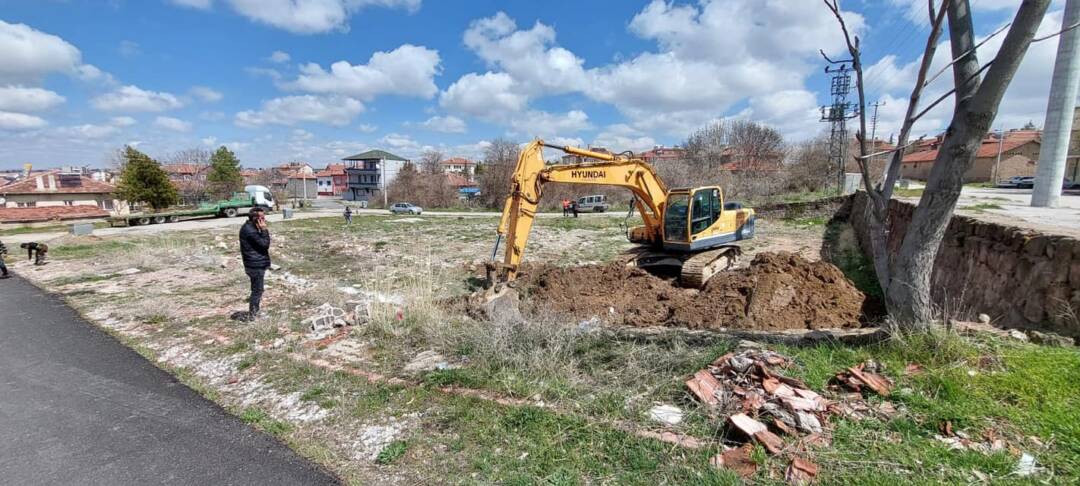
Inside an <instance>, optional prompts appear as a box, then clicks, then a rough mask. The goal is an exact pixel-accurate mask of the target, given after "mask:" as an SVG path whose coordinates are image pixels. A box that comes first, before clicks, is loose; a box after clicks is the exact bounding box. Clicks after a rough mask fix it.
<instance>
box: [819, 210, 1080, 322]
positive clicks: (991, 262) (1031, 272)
mask: <svg viewBox="0 0 1080 486" xmlns="http://www.w3.org/2000/svg"><path fill="white" fill-rule="evenodd" d="M867 202H868V198H867V196H866V193H863V192H859V193H857V194H855V195H853V196H850V201H849V202H848V203H847V204H845V207H844V208H842V209H841V210H840V211H839V212H838V214H837V216H838V217H839V218H845V217H846V218H847V219H848V221H850V222H851V224H852V226H853V227H854V228H855V233H856V235H857V237H858V239H859V245H860V246H861V247H862V250H863V253H864V254H866V255H870V240H869V223H868V219H867V213H866V210H867ZM914 210H915V206H914V205H912V204H909V203H905V202H901V201H897V200H893V201H891V203H890V206H889V213H890V222H889V223H890V224H889V226H890V228H889V248H890V253H895V252H896V250H897V249H898V248H899V246H900V242H901V240H902V239H903V236H904V233H905V232H906V231H907V226H908V224H910V222H911V216H912V213H913V212H914ZM931 278H932V280H931V286H932V295H933V298H934V302H935V303H937V304H938V305H939V306H941V308H942V309H943V310H945V311H946V312H948V313H950V314H954V315H955V314H957V313H959V314H960V316H959V317H973V316H974V315H976V314H979V313H985V314H987V315H989V316H990V318H991V319H992V321H993V322H994V323H995V324H996V325H998V326H999V327H1008V328H1019V329H1037V330H1044V331H1051V332H1055V333H1058V334H1061V335H1064V336H1071V337H1074V338H1075V337H1080V322H1078V321H1077V316H1076V313H1080V240H1077V239H1074V238H1070V237H1067V236H1060V235H1051V234H1045V233H1040V232H1037V231H1033V230H1028V229H1022V228H1017V227H1012V226H1003V225H999V224H994V223H988V222H985V221H980V220H978V219H975V218H970V217H966V216H953V218H952V221H951V222H950V223H949V226H948V228H947V229H946V232H945V238H944V240H943V241H942V244H941V249H940V250H939V251H938V255H937V261H936V262H935V264H934V273H933V276H932V277H931ZM1070 310H1071V311H1072V312H1074V313H1073V314H1072V315H1069V312H1070Z"/></svg>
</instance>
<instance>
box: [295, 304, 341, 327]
mask: <svg viewBox="0 0 1080 486" xmlns="http://www.w3.org/2000/svg"><path fill="white" fill-rule="evenodd" d="M303 324H304V325H305V326H307V327H308V329H311V330H312V331H315V332H318V331H325V330H327V329H333V328H335V327H345V326H347V325H349V323H348V322H347V321H346V320H345V309H342V308H340V307H334V306H332V305H330V304H328V303H327V304H323V305H320V306H319V307H316V308H315V315H313V316H311V317H308V318H307V319H304V320H303Z"/></svg>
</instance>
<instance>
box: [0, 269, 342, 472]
mask: <svg viewBox="0 0 1080 486" xmlns="http://www.w3.org/2000/svg"><path fill="white" fill-rule="evenodd" d="M0 483H3V484H20V485H36V484H102V485H105V484H107V485H121V484H184V485H188V484H214V485H218V484H259V485H268V484H289V485H295V484H338V481H337V479H335V478H334V477H332V476H331V475H329V474H328V473H327V472H325V471H324V470H322V469H321V468H320V467H318V466H316V465H314V464H312V463H310V462H308V461H306V460H304V459H303V458H301V457H299V456H297V455H296V453H294V452H293V451H292V450H290V449H289V448H288V447H286V446H285V445H283V444H282V443H280V442H278V441H277V440H276V439H274V438H273V437H270V436H269V435H266V434H263V433H261V432H259V431H257V430H255V429H253V428H251V427H249V426H248V425H246V424H244V423H243V422H241V421H240V420H239V419H237V418H235V417H233V416H231V415H229V414H227V413H226V412H225V411H224V410H222V409H221V408H220V407H218V406H217V405H215V404H214V403H213V402H210V401H209V400H206V399H204V398H203V397H201V396H199V394H197V393H196V392H195V391H193V390H191V389H190V388H188V387H186V386H184V385H183V384H181V383H179V382H178V381H177V380H176V379H175V378H173V377H172V376H171V375H169V374H168V373H165V372H164V371H161V370H160V369H158V368H156V367H155V366H154V365H153V364H151V363H150V362H149V361H147V360H145V359H144V358H143V357H141V356H139V355H138V354H137V353H135V352H134V351H132V350H130V349H128V348H127V347H125V346H124V345H122V344H120V343H119V342H117V341H116V340H115V339H113V338H112V337H111V336H109V335H108V334H105V333H104V332H102V331H101V330H99V329H98V328H96V327H94V326H93V325H91V324H90V323H88V322H86V321H85V320H83V319H82V318H80V317H79V316H78V315H77V314H76V313H75V312H74V311H73V310H72V309H71V308H70V307H68V306H67V305H65V304H64V303H63V302H62V301H60V300H59V299H58V298H56V297H54V296H51V295H48V294H45V293H44V292H42V291H40V290H38V289H37V288H35V287H33V286H32V285H30V284H29V283H28V282H26V281H24V280H23V279H21V278H18V277H16V278H12V279H9V280H0Z"/></svg>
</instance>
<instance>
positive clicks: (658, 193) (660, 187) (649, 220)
mask: <svg viewBox="0 0 1080 486" xmlns="http://www.w3.org/2000/svg"><path fill="white" fill-rule="evenodd" d="M545 146H546V147H550V148H555V149H558V150H562V151H563V152H566V153H568V154H573V155H578V156H581V157H586V158H591V159H596V160H597V162H584V163H578V164H556V165H550V166H549V165H546V164H545V163H544V157H543V148H544V147H545ZM511 181H512V182H511V188H510V195H509V196H507V198H506V204H505V205H504V206H503V213H502V218H501V219H500V220H499V229H498V234H499V240H498V241H497V242H496V244H495V251H494V252H493V254H492V259H494V257H495V256H496V255H497V254H498V247H499V242H500V241H502V240H505V245H506V247H505V249H504V256H503V261H502V268H501V269H500V273H501V274H500V275H498V280H500V281H509V280H513V279H514V277H515V276H516V274H517V270H518V266H519V265H520V264H521V257H522V255H523V254H524V252H525V244H526V242H527V241H528V238H529V232H530V231H531V230H532V225H533V221H534V220H535V218H536V210H537V207H538V206H539V204H540V196H541V194H542V192H543V186H544V184H546V183H549V182H560V183H570V184H591V185H604V186H616V187H624V188H627V189H629V190H630V191H631V192H633V193H634V196H635V197H636V202H637V209H638V211H639V212H640V213H641V216H642V219H643V221H644V223H645V239H646V240H647V241H652V242H656V241H660V239H661V238H662V234H661V228H662V225H663V214H664V206H665V204H666V203H667V193H668V191H667V187H665V186H664V183H663V181H661V180H660V178H659V177H657V175H656V172H655V171H654V170H653V168H652V166H650V165H649V164H648V163H646V162H644V161H642V160H639V159H631V158H627V157H624V156H619V155H612V154H607V153H600V152H593V151H590V150H584V149H579V148H576V147H557V146H553V145H546V144H544V142H543V141H542V140H535V141H533V142H531V143H529V144H528V145H526V146H525V148H524V149H522V150H521V153H520V155H519V156H518V162H517V167H516V168H515V169H514V174H513V176H512V178H511Z"/></svg>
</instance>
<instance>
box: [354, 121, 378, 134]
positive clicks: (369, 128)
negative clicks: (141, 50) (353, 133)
mask: <svg viewBox="0 0 1080 486" xmlns="http://www.w3.org/2000/svg"><path fill="white" fill-rule="evenodd" d="M356 129H357V130H360V131H361V132H363V133H372V132H374V131H375V130H378V129H379V127H377V126H375V125H372V124H370V123H361V124H359V125H357V126H356Z"/></svg>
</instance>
